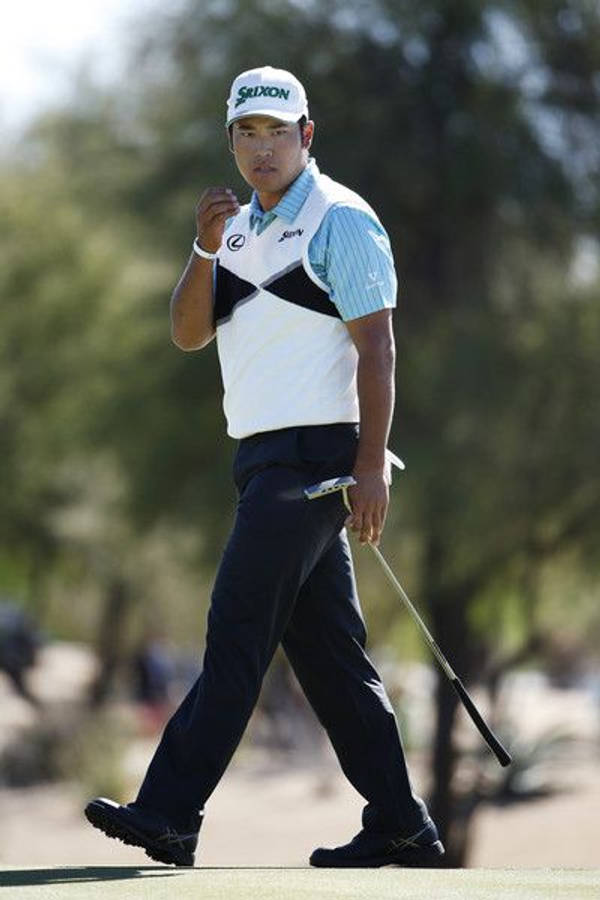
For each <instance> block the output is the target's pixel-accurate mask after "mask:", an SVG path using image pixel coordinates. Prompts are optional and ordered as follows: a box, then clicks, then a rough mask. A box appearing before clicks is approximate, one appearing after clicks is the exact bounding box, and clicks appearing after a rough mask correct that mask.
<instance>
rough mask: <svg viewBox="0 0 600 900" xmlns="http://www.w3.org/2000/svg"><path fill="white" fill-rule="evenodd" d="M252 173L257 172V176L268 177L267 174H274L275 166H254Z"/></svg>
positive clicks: (263, 164)
mask: <svg viewBox="0 0 600 900" xmlns="http://www.w3.org/2000/svg"><path fill="white" fill-rule="evenodd" d="M253 171H254V172H258V174H259V175H268V174H269V172H275V171H276V169H275V166H271V165H269V163H259V165H258V166H254V170H253Z"/></svg>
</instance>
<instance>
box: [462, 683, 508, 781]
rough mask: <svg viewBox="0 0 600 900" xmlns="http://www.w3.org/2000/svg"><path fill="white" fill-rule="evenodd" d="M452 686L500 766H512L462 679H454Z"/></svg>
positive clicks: (506, 753)
mask: <svg viewBox="0 0 600 900" xmlns="http://www.w3.org/2000/svg"><path fill="white" fill-rule="evenodd" d="M452 686H453V687H454V690H455V691H456V693H457V694H458V696H459V697H460V699H461V701H462V704H463V706H464V707H465V709H466V710H467V712H468V713H469V715H470V716H471V718H472V719H473V722H474V723H475V725H476V726H477V728H478V729H479V733H480V734H481V736H482V738H483V739H484V741H485V742H486V744H487V745H488V747H489V748H490V750H491V751H492V753H493V754H494V756H495V757H496V759H497V760H498V762H499V763H500V765H501V766H508V765H510V763H511V762H512V758H511V756H510V753H508V752H507V751H506V750H505V749H504V747H503V746H502V744H501V743H500V741H499V740H498V738H497V737H496V735H495V734H494V732H493V731H492V730H491V728H488V726H487V725H486V723H485V722H484V720H483V716H482V715H481V713H480V712H479V710H478V709H477V707H476V706H475V704H474V703H473V701H472V700H471V698H470V697H469V695H468V693H467V690H466V688H465V686H464V684H463V683H462V681H461V680H460V678H453V679H452Z"/></svg>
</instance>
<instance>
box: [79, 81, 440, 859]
mask: <svg viewBox="0 0 600 900" xmlns="http://www.w3.org/2000/svg"><path fill="white" fill-rule="evenodd" d="M227 132H228V140H229V146H230V149H231V151H232V152H233V155H234V157H235V161H236V164H237V167H238V169H239V171H240V173H241V174H242V176H243V178H244V179H245V181H246V182H247V183H248V184H249V185H250V187H251V188H252V189H253V193H252V197H251V200H250V203H248V204H246V205H243V206H240V203H239V201H238V199H237V197H236V195H235V193H234V192H233V191H232V190H230V189H229V188H225V187H210V188H208V189H207V190H205V191H204V193H203V194H202V196H201V197H200V201H199V203H198V206H197V208H196V224H197V235H196V238H195V240H194V243H193V249H192V252H191V255H190V258H189V261H188V263H187V266H186V268H185V271H184V272H183V275H182V276H181V279H180V281H179V283H178V285H177V287H176V288H175V290H174V292H173V298H172V304H171V323H172V336H173V340H174V341H175V343H176V344H177V346H178V347H180V348H181V349H183V350H199V349H201V348H202V347H205V346H206V345H207V344H208V343H209V342H210V341H211V340H212V339H213V338H214V337H216V339H217V348H218V353H219V361H220V366H221V372H222V378H223V386H224V411H225V416H226V419H227V425H228V433H229V435H230V436H231V437H232V438H235V439H236V440H237V441H238V442H239V443H238V446H237V453H236V457H235V464H234V479H235V483H236V486H237V489H238V493H239V502H238V506H237V512H236V518H235V523H234V526H233V531H232V533H231V536H230V538H229V541H228V543H227V546H226V548H225V551H224V554H223V558H222V561H221V565H220V567H219V570H218V573H217V576H216V580H215V586H214V590H213V594H212V598H211V606H210V611H209V615H208V630H207V637H206V650H205V655H204V661H203V671H202V674H201V675H200V677H199V678H198V680H197V682H196V683H195V685H194V686H193V688H192V689H191V690H190V692H189V694H188V695H187V697H186V698H185V699H184V700H183V702H182V704H181V706H180V707H179V709H178V710H177V711H176V712H175V713H174V715H173V717H172V718H171V720H170V721H169V722H168V724H167V726H166V728H165V731H164V734H163V736H162V739H161V741H160V744H159V746H158V748H157V750H156V752H155V754H154V757H153V759H152V761H151V763H150V766H149V768H148V771H147V773H146V776H145V778H144V781H143V783H142V785H141V788H140V790H139V793H138V796H137V798H136V799H135V801H134V802H132V803H129V804H127V805H126V806H120V805H119V804H117V803H115V802H113V801H111V800H107V799H103V798H98V799H96V800H93V801H91V803H89V804H88V806H87V808H86V815H87V817H88V819H89V820H90V822H91V823H92V824H93V825H95V826H96V827H97V828H100V829H101V830H102V831H104V832H105V833H106V834H107V835H109V836H110V837H116V838H119V839H121V840H122V841H124V842H125V843H127V844H134V845H136V846H140V847H143V848H144V850H145V851H146V853H147V854H148V855H149V856H150V857H152V858H153V859H156V860H159V861H161V862H165V863H172V864H175V865H179V866H192V865H193V864H194V852H195V849H196V845H197V841H198V831H199V828H200V824H201V821H202V817H203V814H204V806H205V804H206V802H207V800H208V798H209V797H210V795H211V794H212V792H213V791H214V789H215V787H216V786H217V784H218V782H219V780H220V778H221V776H222V775H223V773H224V772H225V769H226V768H227V765H228V763H229V761H230V759H231V757H232V755H233V753H234V751H235V749H236V747H237V746H238V743H239V741H240V739H241V737H242V735H243V733H244V730H245V728H246V725H247V723H248V720H249V718H250V715H251V713H252V710H253V709H254V706H255V704H256V702H257V699H258V696H259V692H260V688H261V684H262V680H263V677H264V675H265V672H266V670H267V668H268V666H269V663H270V662H271V659H272V657H273V654H274V653H275V650H276V649H277V647H278V646H279V645H280V644H281V645H282V647H283V649H284V651H285V653H286V655H287V658H288V660H289V661H290V664H291V665H292V667H293V669H294V672H295V673H296V676H297V678H298V681H299V682H300V684H301V685H302V688H303V690H304V692H305V694H306V696H307V698H308V700H309V701H310V703H311V705H312V707H313V709H314V710H315V712H316V714H317V716H318V717H319V719H320V721H321V723H322V725H323V727H324V728H325V729H326V731H327V734H328V735H329V738H330V740H331V743H332V745H333V747H334V749H335V752H336V754H337V757H338V759H339V761H340V765H341V767H342V769H343V771H344V773H345V775H346V776H347V778H348V779H349V780H350V782H351V783H352V784H353V785H354V787H355V788H356V790H357V791H358V792H359V793H360V794H361V795H362V796H363V797H364V799H365V801H366V805H365V807H364V810H363V815H362V829H361V830H360V831H359V833H358V834H357V835H356V836H355V837H354V838H353V839H352V840H351V841H350V842H349V843H348V844H346V845H344V846H341V847H337V848H334V849H324V848H319V849H316V850H315V851H314V852H313V853H312V855H311V857H310V862H311V864H312V865H314V866H344V867H348V866H360V867H365V866H383V865H388V864H396V865H407V866H414V865H418V866H429V865H436V864H437V863H438V862H439V858H440V856H441V855H442V854H443V852H444V850H443V847H442V844H441V842H440V841H439V839H438V833H437V830H436V827H435V825H434V823H433V822H432V821H431V819H430V818H429V816H428V813H427V809H426V807H425V804H424V803H423V801H422V800H421V799H420V798H419V797H417V796H415V794H414V793H413V791H412V788H411V784H410V780H409V776H408V772H407V768H406V762H405V759H404V753H403V750H402V745H401V741H400V737H399V734H398V728H397V724H396V719H395V716H394V712H393V710H392V707H391V704H390V701H389V699H388V697H387V695H386V692H385V688H384V687H383V685H382V683H381V679H380V678H379V675H378V674H377V672H376V670H375V669H374V667H373V664H372V663H371V662H370V660H369V658H368V656H367V655H366V653H365V642H366V631H365V625H364V621H363V617H362V614H361V609H360V605H359V600H358V597H357V593H356V585H355V580H354V574H353V568H352V559H351V555H350V549H349V546H348V540H347V536H346V531H345V528H344V526H345V525H347V526H348V527H350V528H351V529H352V530H353V531H355V532H356V533H357V535H358V536H359V539H360V540H361V541H362V542H366V541H373V542H375V543H377V542H378V541H379V537H380V535H381V531H382V529H383V526H384V522H385V517H386V511H387V505H388V484H389V466H388V456H387V455H386V443H387V439H388V435H389V430H390V423H391V418H392V411H393V401H394V339H393V334H392V308H393V307H394V305H395V298H396V287H397V285H396V276H395V272H394V263H393V258H392V252H391V249H390V243H389V240H388V237H387V234H386V232H385V231H384V229H383V227H382V225H381V223H380V222H379V219H378V218H377V216H376V214H375V213H374V212H373V210H372V209H371V208H370V206H368V204H367V203H366V202H365V201H364V200H363V199H361V197H359V196H358V195H357V194H355V193H354V192H353V191H351V190H349V189H348V188H346V187H343V186H342V185H340V184H338V183H336V182H335V181H333V180H332V179H330V178H329V177H327V176H326V175H323V174H321V172H320V171H319V169H318V167H317V164H316V162H315V160H314V159H312V158H311V157H310V156H309V151H310V147H311V143H312V140H313V134H314V123H313V122H312V121H311V120H310V119H309V114H308V106H307V100H306V94H305V92H304V88H303V87H302V85H301V84H300V82H299V81H298V80H297V79H296V78H295V77H294V76H293V75H292V74H291V73H290V72H286V71H282V70H279V69H274V68H272V67H270V66H264V67H262V68H258V69H252V70H250V71H247V72H243V73H242V74H241V75H239V76H238V77H237V78H236V79H235V81H234V82H233V86H232V88H231V95H230V97H229V100H228V103H227ZM350 474H352V475H353V476H354V478H355V479H356V482H357V483H356V486H355V487H352V488H351V489H350V493H349V496H350V502H351V506H352V515H351V516H348V513H347V511H346V510H345V508H344V503H343V500H342V496H341V494H340V493H335V494H331V495H328V496H325V497H322V498H321V499H319V500H316V501H307V500H306V499H305V498H304V495H303V490H304V488H306V487H307V486H309V485H311V484H314V483H315V482H318V481H322V480H324V479H327V478H332V477H334V476H339V475H350ZM317 829H318V822H316V821H315V831H317Z"/></svg>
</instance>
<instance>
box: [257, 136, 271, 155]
mask: <svg viewBox="0 0 600 900" xmlns="http://www.w3.org/2000/svg"><path fill="white" fill-rule="evenodd" d="M255 153H256V155H257V156H272V154H273V140H272V138H270V137H264V138H259V139H258V140H257V142H256V147H255Z"/></svg>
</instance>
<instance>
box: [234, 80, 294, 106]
mask: <svg viewBox="0 0 600 900" xmlns="http://www.w3.org/2000/svg"><path fill="white" fill-rule="evenodd" d="M252 97H273V98H276V99H277V100H289V99H290V89H289V88H287V89H286V88H280V87H275V85H270V84H258V85H257V86H256V87H241V88H240V89H239V91H238V95H237V97H236V98H235V108H236V109H237V108H238V106H241V105H242V103H245V102H246V100H251V99H252Z"/></svg>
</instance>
